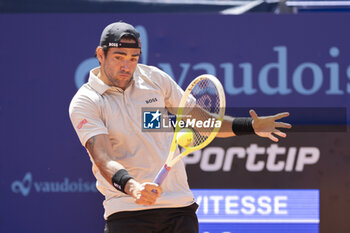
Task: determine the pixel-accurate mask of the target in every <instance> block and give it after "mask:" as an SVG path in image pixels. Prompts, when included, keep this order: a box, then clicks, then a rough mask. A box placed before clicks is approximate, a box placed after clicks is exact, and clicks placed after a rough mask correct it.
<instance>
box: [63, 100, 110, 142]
mask: <svg viewBox="0 0 350 233" xmlns="http://www.w3.org/2000/svg"><path fill="white" fill-rule="evenodd" d="M69 116H70V119H71V122H72V124H73V127H74V129H75V131H76V133H77V135H78V137H79V140H80V142H81V144H82V145H83V146H84V147H85V144H86V142H87V141H88V140H89V139H90V138H91V137H93V136H96V135H99V134H108V130H107V128H106V126H105V124H104V122H103V120H102V118H101V114H100V111H99V108H98V105H97V104H96V103H95V102H93V101H92V100H91V99H89V98H88V97H85V96H78V97H77V96H75V97H74V98H73V100H72V102H71V103H70V106H69Z"/></svg>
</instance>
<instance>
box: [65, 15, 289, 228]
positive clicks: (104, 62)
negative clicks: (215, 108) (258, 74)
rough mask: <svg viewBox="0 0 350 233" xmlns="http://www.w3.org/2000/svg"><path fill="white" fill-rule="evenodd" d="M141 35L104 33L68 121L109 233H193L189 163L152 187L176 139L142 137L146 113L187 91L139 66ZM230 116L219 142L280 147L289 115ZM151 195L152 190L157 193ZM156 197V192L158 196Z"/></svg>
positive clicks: (119, 30) (120, 30) (122, 29)
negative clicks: (243, 137) (256, 141)
mask: <svg viewBox="0 0 350 233" xmlns="http://www.w3.org/2000/svg"><path fill="white" fill-rule="evenodd" d="M140 54H141V43H140V35H139V33H138V32H137V31H136V30H135V28H134V27H133V26H132V25H130V24H127V23H124V22H117V23H113V24H110V25H108V26H107V27H106V28H105V29H104V30H103V32H102V35H101V39H100V44H99V46H98V47H97V49H96V57H97V59H98V60H99V62H100V67H97V68H95V69H92V70H91V71H90V76H89V80H88V82H87V83H86V84H84V85H83V86H82V87H81V88H80V89H79V90H78V92H77V93H76V94H75V96H74V97H73V99H72V101H71V103H70V106H69V114H70V118H71V121H72V124H73V126H74V128H75V130H76V133H77V134H78V137H79V139H80V141H81V143H82V145H83V146H84V147H86V149H87V151H88V154H89V156H90V159H91V161H92V165H93V167H92V170H93V173H94V176H95V177H96V180H97V189H98V190H99V191H100V192H101V193H102V194H103V195H104V196H105V201H104V202H103V205H104V209H105V214H104V217H105V219H106V225H105V233H135V232H143V233H151V232H152V233H156V232H159V233H160V232H162V233H167V232H169V233H170V232H174V233H195V232H198V220H197V217H196V213H195V212H196V209H197V207H198V206H197V204H196V203H195V200H194V197H193V194H192V193H191V191H190V188H189V186H188V183H187V176H186V171H185V167H184V164H183V163H182V162H179V163H177V164H176V165H174V167H173V168H172V170H171V172H170V173H169V175H168V177H167V178H166V179H165V181H164V182H163V184H162V187H159V186H158V185H157V184H155V183H152V182H151V181H152V180H153V179H154V177H156V175H157V172H158V170H159V169H160V168H161V167H162V166H163V164H164V162H165V159H166V158H167V155H168V152H169V149H170V145H171V142H172V136H173V134H172V133H171V132H159V133H147V132H142V130H141V122H142V119H141V116H142V112H141V111H142V110H141V108H142V107H155V108H168V109H171V108H172V107H176V106H178V104H179V102H180V99H181V97H182V94H183V90H182V89H181V88H180V87H179V86H178V85H177V84H176V83H175V82H174V81H173V79H171V77H169V75H167V74H166V73H165V72H163V71H161V70H160V69H158V68H156V67H152V66H147V65H142V64H138V60H139V57H140ZM250 114H251V118H232V117H225V119H224V122H223V126H222V127H221V131H220V132H219V134H218V137H231V136H235V135H240V134H247V133H255V134H257V135H259V136H261V137H268V138H270V139H271V140H273V141H278V138H277V137H276V135H277V136H279V137H285V136H286V134H285V133H283V132H281V131H279V130H278V129H277V128H278V127H279V128H290V127H291V126H290V125H289V124H287V123H283V122H276V120H278V119H281V118H283V117H286V116H288V113H280V114H277V115H275V116H267V117H258V116H257V115H256V113H255V112H254V111H253V110H251V111H250ZM152 190H153V191H152ZM154 190H155V191H156V192H154Z"/></svg>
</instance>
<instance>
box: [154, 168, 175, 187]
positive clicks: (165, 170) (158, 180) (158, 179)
mask: <svg viewBox="0 0 350 233" xmlns="http://www.w3.org/2000/svg"><path fill="white" fill-rule="evenodd" d="M170 169H171V167H168V166H167V165H164V166H163V167H162V169H160V171H159V172H158V175H157V177H156V178H155V179H154V181H153V183H156V184H158V185H161V184H162V183H163V181H164V180H165V177H166V176H167V175H168V173H169V171H170Z"/></svg>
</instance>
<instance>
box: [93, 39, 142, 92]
mask: <svg viewBox="0 0 350 233" xmlns="http://www.w3.org/2000/svg"><path fill="white" fill-rule="evenodd" d="M120 42H122V43H132V42H134V41H130V40H125V39H121V41H120ZM101 50H102V49H101ZM101 52H102V56H103V57H101ZM140 53H141V50H140V49H139V48H109V49H108V52H107V55H106V56H104V54H103V51H100V52H99V51H97V55H98V59H99V61H100V63H101V72H102V76H105V77H103V78H104V80H103V81H105V82H106V83H107V84H108V85H111V86H117V87H120V88H123V89H125V88H126V87H127V86H128V84H129V82H130V80H131V79H132V75H133V73H134V71H135V69H136V65H137V63H138V60H139V57H140Z"/></svg>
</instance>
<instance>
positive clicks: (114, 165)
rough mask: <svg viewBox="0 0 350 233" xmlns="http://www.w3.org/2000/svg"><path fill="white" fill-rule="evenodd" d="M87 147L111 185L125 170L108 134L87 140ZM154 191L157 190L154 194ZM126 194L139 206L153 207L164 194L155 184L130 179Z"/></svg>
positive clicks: (125, 189)
mask: <svg viewBox="0 0 350 233" xmlns="http://www.w3.org/2000/svg"><path fill="white" fill-rule="evenodd" d="M85 147H86V148H87V150H88V151H89V153H90V155H91V157H92V159H93V161H94V163H95V165H96V166H97V167H98V168H99V170H100V172H101V174H102V176H103V177H104V178H105V179H106V180H107V181H108V182H109V183H110V184H111V185H113V184H112V177H113V176H114V174H116V173H117V172H118V171H120V170H122V169H125V168H124V166H123V165H122V164H120V163H119V162H117V161H116V160H115V159H114V156H113V153H114V152H113V149H112V144H111V142H110V140H109V137H108V135H107V134H99V135H96V136H93V137H91V138H90V139H89V140H87V142H86V145H85ZM153 190H156V192H154V191H153ZM124 191H125V193H127V194H128V195H130V196H132V197H133V198H134V199H135V201H136V203H137V204H140V205H153V204H154V203H155V201H156V199H157V198H158V197H159V196H160V194H161V193H162V190H161V188H160V187H159V186H158V185H157V184H154V183H148V182H146V183H142V184H140V183H138V182H137V181H136V180H135V179H130V180H128V182H127V183H126V185H125V188H124Z"/></svg>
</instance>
